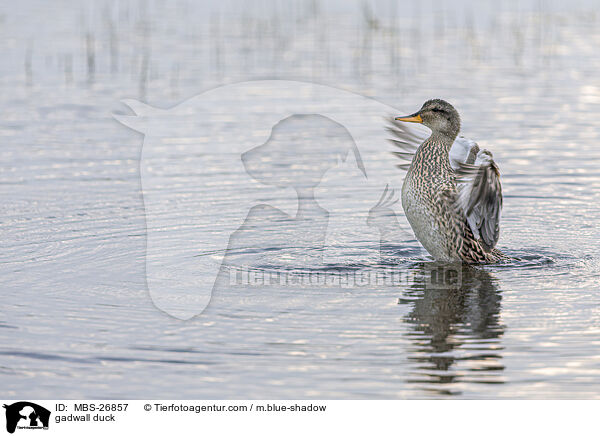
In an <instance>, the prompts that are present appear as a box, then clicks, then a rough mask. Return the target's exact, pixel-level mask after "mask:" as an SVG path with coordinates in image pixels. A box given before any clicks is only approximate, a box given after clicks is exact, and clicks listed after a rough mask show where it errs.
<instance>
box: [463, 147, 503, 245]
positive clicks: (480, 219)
mask: <svg viewBox="0 0 600 436" xmlns="http://www.w3.org/2000/svg"><path fill="white" fill-rule="evenodd" d="M456 177H457V179H456V181H457V189H458V197H457V198H456V206H457V208H458V209H459V211H460V212H461V213H462V214H464V216H465V217H466V218H467V222H468V223H469V227H470V228H471V231H472V232H473V236H474V237H475V239H480V240H481V242H482V243H483V246H484V248H485V249H486V251H491V250H492V249H493V248H494V246H495V245H496V243H497V242H498V237H499V236H500V212H501V210H502V186H501V184H500V172H499V170H498V166H497V165H496V162H494V159H493V156H492V153H490V152H489V151H487V150H481V151H479V152H478V153H477V155H476V157H475V161H474V162H473V163H466V162H464V163H463V162H459V163H458V169H457V170H456Z"/></svg>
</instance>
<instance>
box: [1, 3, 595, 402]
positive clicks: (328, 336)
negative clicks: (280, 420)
mask: <svg viewBox="0 0 600 436" xmlns="http://www.w3.org/2000/svg"><path fill="white" fill-rule="evenodd" d="M365 5H366V6H360V5H359V6H352V5H347V4H345V3H344V2H333V3H330V2H327V4H325V3H319V2H315V3H312V4H305V3H303V2H293V3H287V2H286V3H284V2H267V3H264V4H260V5H258V4H256V5H248V4H244V5H242V6H240V5H239V4H236V3H230V4H224V5H223V4H217V3H215V4H213V5H210V6H195V5H193V4H192V2H185V1H183V2H177V3H175V2H162V1H157V2H140V3H137V2H129V3H114V2H94V3H92V2H90V3H80V2H68V1H65V2H62V3H60V4H59V5H58V6H52V8H50V6H49V5H46V4H45V3H44V2H36V1H31V2H24V3H22V4H19V5H11V7H10V8H9V7H8V5H6V6H2V7H1V9H0V33H1V36H2V38H0V41H2V42H1V43H0V44H2V51H3V53H4V56H3V62H2V63H1V64H0V70H1V72H2V74H1V75H0V86H1V87H2V95H3V99H2V102H1V108H2V117H1V121H0V135H1V144H2V145H1V147H0V162H1V165H0V192H1V195H2V198H3V199H4V201H3V202H2V205H1V206H0V207H1V209H2V212H1V214H0V217H1V218H0V240H1V241H2V243H1V244H2V250H1V251H0V277H2V278H1V279H0V280H1V281H0V283H1V285H2V286H1V289H2V293H3V305H2V308H1V311H0V380H1V383H0V384H1V385H2V392H1V395H0V396H3V397H10V398H90V397H93V398H150V397H155V398H156V397H161V398H167V397H173V398H246V397H253V398H275V397H276V398H332V399H333V398H446V397H456V398H597V397H598V392H597V388H596V386H597V382H598V381H599V380H600V339H599V337H600V310H599V307H600V305H599V303H600V297H599V292H598V291H599V290H600V285H599V279H600V273H599V272H598V267H599V266H600V257H599V256H598V248H599V241H600V238H599V236H600V235H599V230H598V225H597V223H598V220H599V219H600V206H599V204H600V201H599V200H600V171H599V167H598V162H599V158H600V149H599V148H598V146H597V144H598V141H599V139H600V138H599V136H600V134H599V133H598V132H599V129H598V127H600V126H598V121H597V117H596V114H597V113H598V110H599V109H600V79H598V76H597V71H598V68H599V67H600V58H598V57H597V56H595V53H596V51H597V46H598V44H599V43H600V31H599V30H598V29H599V27H598V25H597V24H598V12H599V9H598V6H597V5H596V4H594V3H593V2H570V3H569V8H568V10H567V8H566V7H565V6H562V5H561V4H559V3H550V2H531V3H528V2H525V3H520V4H517V3H512V2H508V3H502V4H501V5H494V6H492V5H490V6H487V7H485V8H482V7H480V6H477V4H476V3H475V2H473V3H471V2H458V3H456V4H455V3H453V4H452V5H450V4H445V3H443V2H433V3H431V4H428V5H427V6H422V7H421V8H415V7H406V6H400V5H398V6H394V5H393V4H392V2H376V3H373V4H370V3H365ZM407 8H408V9H407ZM48 16H52V17H53V19H52V20H48V19H47V17H48ZM342 18H343V19H342ZM265 78H267V79H274V78H276V79H286V80H304V81H314V82H317V83H320V84H325V85H330V86H335V87H338V88H343V89H346V90H349V91H352V92H356V93H360V94H364V95H368V96H370V97H373V98H376V99H377V100H379V101H382V102H384V103H386V104H389V105H391V106H394V107H397V108H398V109H399V110H401V111H402V112H401V113H402V114H404V113H412V112H413V111H414V110H416V109H418V107H420V105H421V103H422V102H423V101H425V100H426V99H428V98H431V97H442V98H445V99H447V100H449V101H451V102H453V103H455V104H456V106H457V108H458V109H459V111H460V113H461V116H462V118H463V134H465V135H466V136H468V137H471V138H473V139H476V140H477V141H478V142H479V143H480V145H481V146H483V147H486V148H489V149H490V150H492V151H493V152H494V155H495V157H496V160H497V161H498V163H499V165H500V168H501V172H502V177H503V187H504V192H505V201H504V210H503V215H502V233H501V239H500V242H499V247H500V248H501V249H502V250H503V251H505V252H507V253H508V254H509V255H511V256H513V257H515V258H518V259H519V260H515V261H513V262H510V263H508V264H504V265H496V266H486V267H479V268H474V269H473V268H466V269H464V270H463V271H461V273H462V281H461V285H460V286H459V287H454V288H448V289H430V288H427V287H426V286H424V284H423V282H421V281H419V280H418V279H414V280H412V281H411V283H409V284H406V285H403V286H397V287H389V286H361V287H348V288H335V287H298V288H293V287H292V288H290V287H281V286H263V287H261V286H251V287H248V286H229V285H228V277H227V269H226V268H225V269H224V271H223V274H222V277H221V278H220V281H219V282H218V285H217V288H216V289H215V292H214V293H213V299H212V300H211V303H210V305H209V307H208V308H207V310H206V311H205V312H204V313H203V314H202V315H200V316H198V317H195V318H193V319H192V320H190V321H186V322H182V321H180V320H177V319H174V318H172V317H170V316H168V315H166V314H165V313H163V312H161V311H159V310H157V309H156V307H155V306H154V305H153V304H152V302H151V300H150V298H149V294H148V287H147V284H146V277H145V253H146V251H145V248H146V236H147V229H146V220H145V216H144V203H143V201H142V192H141V184H140V151H141V146H142V140H143V137H142V136H141V135H140V134H138V133H135V132H133V131H132V130H129V129H127V128H125V127H124V126H122V125H120V124H118V123H117V122H116V121H115V120H114V119H112V116H111V114H112V113H127V109H125V108H124V107H123V106H122V105H121V104H120V103H119V100H120V99H122V98H140V99H143V100H146V101H148V102H149V103H150V104H153V105H155V106H158V107H162V108H168V107H171V106H173V105H176V104H178V103H180V102H181V101H182V100H183V99H185V98H188V97H192V96H194V95H197V94H199V93H201V92H202V91H205V90H208V89H211V88H214V87H216V86H219V85H221V84H227V83H233V82H237V81H242V80H251V79H265ZM230 109H231V112H235V110H236V107H235V105H234V104H232V107H231V108H230ZM348 112H349V113H350V114H354V115H355V116H360V108H353V107H350V108H348ZM382 127H383V123H382V125H381V126H380V125H374V124H371V123H370V122H369V123H365V126H364V135H366V137H369V135H374V134H375V133H373V132H379V129H381V128H382ZM249 134H250V135H251V136H252V135H253V134H254V133H253V132H250V133H249ZM256 145H259V144H256ZM290 153H291V156H293V155H294V154H293V151H290ZM389 159H393V158H391V157H390V158H387V159H383V158H382V159H380V160H379V159H374V160H373V162H374V163H373V165H375V167H374V168H376V170H378V171H382V172H386V174H388V173H387V171H389V174H392V171H395V170H394V169H393V165H390V163H395V162H391V161H390V160H389ZM320 162H322V161H321V160H317V159H315V162H314V163H315V164H317V163H320ZM285 170H286V168H285V166H284V168H283V169H281V170H280V171H285ZM394 174H395V173H394ZM181 177H183V182H184V183H188V184H189V185H190V186H194V182H195V179H194V178H193V177H192V176H190V175H188V176H187V178H186V176H185V175H182V176H181V175H180V179H178V180H181ZM401 177H402V176H401V174H400V173H398V179H395V183H396V186H395V188H396V189H397V188H398V186H399V184H400V183H401V180H402V179H401ZM347 189H348V190H349V192H352V187H347ZM303 192H304V194H306V195H308V197H305V198H307V200H306V202H305V203H304V204H308V205H312V206H311V207H309V208H308V209H307V211H306V214H305V215H304V216H303V218H302V219H303V220H304V221H303V222H305V223H306V222H308V224H306V225H308V226H309V227H310V228H311V229H314V228H315V225H317V224H318V223H321V224H320V225H322V220H323V216H324V215H323V213H322V211H321V210H320V209H318V208H317V207H315V205H314V204H313V203H312V200H311V198H310V193H309V194H307V193H306V191H303ZM345 192H346V194H347V191H345ZM337 193H338V194H339V191H337ZM300 194H301V196H302V192H301V193H300ZM214 195H215V196H218V195H219V193H218V192H217V193H215V194H214ZM355 197H358V198H354V200H355V201H357V202H358V203H359V205H360V201H361V197H360V196H355ZM332 198H333V201H334V202H333V204H332V203H331V202H330V203H328V205H329V207H334V208H335V207H336V206H337V205H338V204H336V203H335V198H336V197H335V196H330V197H328V199H329V200H330V201H331V200H332ZM340 198H347V197H343V196H342V197H340ZM319 204H320V203H319ZM346 204H347V203H345V202H344V203H342V202H341V200H340V204H339V208H340V209H343V207H345V205H346ZM308 211H312V213H313V215H311V214H310V213H308ZM255 212H256V211H255ZM261 214H262V215H261ZM175 218H176V217H175ZM256 218H257V221H256V222H255V224H256V223H257V224H256V226H254V227H253V229H252V231H249V232H247V233H246V234H244V231H243V229H242V230H241V231H240V234H238V235H236V236H235V237H233V238H232V241H231V244H230V248H231V251H230V253H229V257H228V261H227V265H236V264H245V263H248V262H250V263H252V264H253V265H258V266H260V267H263V268H272V267H277V268H281V267H284V266H290V265H291V266H298V265H300V266H301V269H302V270H303V271H315V270H318V269H319V268H320V266H318V265H320V264H319V263H318V262H317V261H315V259H317V260H319V259H320V258H321V257H320V256H322V255H323V253H322V252H321V251H320V249H319V247H315V246H311V245H310V244H308V245H306V246H299V245H298V244H297V243H295V242H297V241H298V240H300V239H302V238H298V237H297V234H302V226H301V225H300V224H302V223H299V222H296V221H294V220H295V218H293V217H289V216H285V215H277V211H275V210H271V209H265V210H263V211H262V212H261V211H260V210H259V211H258V212H257V215H256ZM274 219H280V224H279V225H278V226H269V224H270V223H271V224H272V223H273V222H274V221H273V220H274ZM311 219H312V220H315V221H310V220H311ZM261 220H262V221H261ZM319 220H321V221H319ZM315 223H317V224H315ZM341 223H342V225H343V223H344V221H343V215H342V221H341ZM311 226H312V227H311ZM269 229H271V233H270V234H269V233H268V230H269ZM294 229H295V230H294ZM186 231H187V232H193V231H194V230H193V229H189V228H188V230H186V228H185V227H184V228H183V230H181V232H182V234H181V236H182V237H185V236H186ZM293 231H295V232H296V234H294V233H293ZM290 232H292V233H290ZM190 235H191V233H190ZM269 235H270V236H269ZM282 235H284V241H281V238H282ZM389 236H390V237H389V238H387V239H386V241H384V243H383V244H382V251H381V257H379V256H378V255H377V253H376V252H374V251H373V247H372V246H368V245H366V244H363V242H361V241H360V240H359V241H358V243H357V244H355V245H354V246H353V249H352V250H351V252H350V253H349V254H350V256H349V259H350V260H348V261H347V264H343V265H336V264H334V265H333V266H336V267H339V268H341V269H344V268H346V269H357V270H366V271H374V270H375V271H377V270H381V269H383V268H385V267H386V266H389V265H397V268H398V269H399V270H400V271H404V272H406V273H407V274H408V273H410V274H412V276H414V277H419V274H422V273H425V274H426V273H427V271H428V270H429V269H430V268H431V263H430V260H429V258H428V256H427V255H426V253H425V252H424V251H423V250H422V249H421V248H420V247H419V245H418V244H417V242H416V241H414V240H412V239H410V237H408V238H406V237H404V236H403V235H398V237H395V235H394V234H391V235H389ZM278 238H279V239H278ZM302 240H303V241H305V240H306V239H302ZM236 243H238V245H237V246H236V245H235V244H236ZM361 244H363V245H361ZM250 248H252V249H250ZM335 254H336V253H334V255H335ZM338 254H339V253H338ZM345 254H348V253H345ZM334 257H335V256H334ZM339 257H342V258H343V256H338V258H339ZM227 265H226V266H227Z"/></svg>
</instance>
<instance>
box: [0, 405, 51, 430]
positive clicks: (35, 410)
mask: <svg viewBox="0 0 600 436" xmlns="http://www.w3.org/2000/svg"><path fill="white" fill-rule="evenodd" d="M4 408H5V409H6V431H8V432H9V433H14V432H15V430H16V429H17V428H18V429H29V430H35V429H44V430H47V429H48V424H49V422H50V411H49V410H48V409H46V408H44V407H42V406H39V405H37V404H35V403H30V402H28V401H19V402H18V403H13V404H11V405H6V404H5V405H4Z"/></svg>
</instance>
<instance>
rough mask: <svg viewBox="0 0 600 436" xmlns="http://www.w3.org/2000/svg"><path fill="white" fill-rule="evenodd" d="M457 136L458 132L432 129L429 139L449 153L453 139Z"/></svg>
mask: <svg viewBox="0 0 600 436" xmlns="http://www.w3.org/2000/svg"><path fill="white" fill-rule="evenodd" d="M457 136H458V132H456V133H455V132H442V131H439V130H433V131H432V132H431V136H430V137H429V139H430V140H431V142H434V143H436V144H438V146H441V147H440V148H441V149H443V150H444V151H445V152H446V154H447V153H450V149H451V148H452V144H454V141H455V140H456V137H457Z"/></svg>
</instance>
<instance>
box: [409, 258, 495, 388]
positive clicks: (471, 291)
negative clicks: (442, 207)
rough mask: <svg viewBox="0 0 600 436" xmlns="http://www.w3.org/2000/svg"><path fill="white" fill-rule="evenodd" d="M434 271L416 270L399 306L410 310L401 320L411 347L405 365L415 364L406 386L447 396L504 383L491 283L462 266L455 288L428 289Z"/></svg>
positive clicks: (477, 271) (484, 275) (486, 275)
mask: <svg viewBox="0 0 600 436" xmlns="http://www.w3.org/2000/svg"><path fill="white" fill-rule="evenodd" d="M437 268H439V265H436V264H435V263H433V264H432V263H422V264H417V265H415V266H414V268H413V269H414V270H413V271H412V272H413V273H415V274H414V276H415V281H414V284H413V285H412V286H411V287H410V289H409V290H408V291H406V292H405V293H404V295H403V297H402V298H400V299H399V300H398V304H406V305H411V306H412V309H411V311H410V313H409V314H408V315H407V316H406V317H405V321H406V322H407V323H408V324H409V326H410V331H409V333H408V334H407V335H408V337H409V338H410V341H411V343H412V347H410V356H409V360H410V361H411V362H413V363H414V364H415V365H414V366H413V370H411V371H410V372H409V379H408V382H411V383H419V384H423V389H424V390H433V391H435V392H438V393H440V394H447V395H456V394H460V386H461V384H463V383H503V378H502V371H503V370H504V366H503V365H502V363H501V360H502V354H501V352H502V349H503V347H502V343H501V338H502V335H503V333H504V326H503V325H502V324H501V323H500V310H501V298H502V297H501V294H500V292H499V291H498V286H497V280H496V278H495V277H494V276H492V275H491V274H490V273H489V272H487V271H485V270H484V269H479V268H474V267H470V266H463V267H458V268H459V270H460V271H458V272H460V276H459V280H458V282H457V283H456V284H455V285H452V284H451V285H448V286H436V287H435V288H432V286H431V281H430V278H431V277H432V274H434V276H435V273H436V271H435V270H436V269H437ZM446 268H450V267H446ZM452 268H456V267H452ZM434 386H435V387H434Z"/></svg>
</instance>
